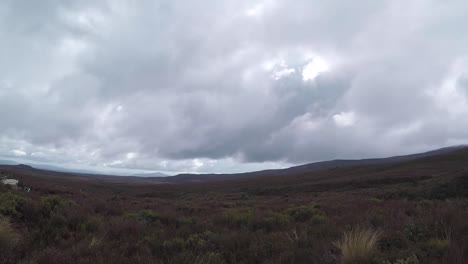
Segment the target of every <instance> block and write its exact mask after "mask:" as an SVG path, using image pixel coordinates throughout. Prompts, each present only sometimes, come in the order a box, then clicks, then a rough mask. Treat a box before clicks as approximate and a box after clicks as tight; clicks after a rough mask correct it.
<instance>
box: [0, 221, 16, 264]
mask: <svg viewBox="0 0 468 264" xmlns="http://www.w3.org/2000/svg"><path fill="white" fill-rule="evenodd" d="M19 239H20V236H19V234H18V233H17V232H16V230H15V229H13V228H12V227H11V225H10V223H9V222H8V221H7V220H6V219H2V218H0V262H2V259H3V260H5V259H8V258H9V257H10V254H11V252H12V251H13V250H14V249H15V247H16V246H17V245H18V243H19Z"/></svg>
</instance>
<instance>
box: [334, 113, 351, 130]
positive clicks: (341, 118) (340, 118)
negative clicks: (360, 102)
mask: <svg viewBox="0 0 468 264" xmlns="http://www.w3.org/2000/svg"><path fill="white" fill-rule="evenodd" d="M333 121H335V124H336V125H337V126H339V127H347V126H353V125H354V124H355V123H356V114H354V112H341V113H339V114H336V115H333Z"/></svg>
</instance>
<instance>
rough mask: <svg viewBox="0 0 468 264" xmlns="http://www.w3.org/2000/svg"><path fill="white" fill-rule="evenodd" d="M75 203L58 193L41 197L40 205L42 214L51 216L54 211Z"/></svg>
mask: <svg viewBox="0 0 468 264" xmlns="http://www.w3.org/2000/svg"><path fill="white" fill-rule="evenodd" d="M72 204H73V203H72V202H71V201H69V200H67V199H64V198H62V197H60V196H58V195H50V196H45V197H42V198H41V201H40V206H41V211H42V214H43V215H44V216H45V217H49V216H50V215H51V214H52V213H53V212H55V211H57V210H59V209H62V208H65V207H68V206H71V205H72Z"/></svg>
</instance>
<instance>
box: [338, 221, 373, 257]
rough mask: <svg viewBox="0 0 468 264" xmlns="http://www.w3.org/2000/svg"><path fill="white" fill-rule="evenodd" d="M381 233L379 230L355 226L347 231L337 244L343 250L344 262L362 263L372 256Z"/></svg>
mask: <svg viewBox="0 0 468 264" xmlns="http://www.w3.org/2000/svg"><path fill="white" fill-rule="evenodd" d="M381 234H382V233H381V232H380V231H378V230H373V229H364V228H355V229H352V230H351V231H349V232H345V233H344V235H343V238H342V239H341V240H340V241H337V242H335V245H336V247H338V248H339V249H340V250H341V254H342V260H343V262H344V263H361V262H362V261H364V260H366V259H368V258H370V257H372V255H373V253H374V251H375V247H376V245H377V242H378V241H379V239H380V237H381Z"/></svg>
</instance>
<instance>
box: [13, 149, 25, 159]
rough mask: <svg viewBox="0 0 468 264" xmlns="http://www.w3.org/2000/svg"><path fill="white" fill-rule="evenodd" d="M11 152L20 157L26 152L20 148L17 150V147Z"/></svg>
mask: <svg viewBox="0 0 468 264" xmlns="http://www.w3.org/2000/svg"><path fill="white" fill-rule="evenodd" d="M11 153H13V155H14V156H16V157H21V156H26V155H27V153H26V152H24V151H22V150H18V149H14V150H12V151H11Z"/></svg>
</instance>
